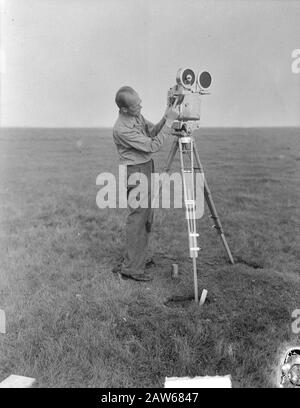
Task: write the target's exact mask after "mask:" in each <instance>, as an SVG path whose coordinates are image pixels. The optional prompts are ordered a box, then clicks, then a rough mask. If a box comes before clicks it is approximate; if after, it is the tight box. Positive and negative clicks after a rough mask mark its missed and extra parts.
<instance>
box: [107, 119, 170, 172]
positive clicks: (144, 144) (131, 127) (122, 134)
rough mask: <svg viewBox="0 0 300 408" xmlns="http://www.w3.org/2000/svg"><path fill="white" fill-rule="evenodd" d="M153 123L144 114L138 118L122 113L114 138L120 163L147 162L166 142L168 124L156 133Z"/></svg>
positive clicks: (115, 126)
mask: <svg viewBox="0 0 300 408" xmlns="http://www.w3.org/2000/svg"><path fill="white" fill-rule="evenodd" d="M154 130H155V129H154V125H153V123H151V122H149V121H148V120H146V119H145V118H144V117H143V116H142V115H141V116H140V117H139V118H137V117H135V116H128V115H124V114H122V113H120V114H119V117H118V119H117V121H116V123H115V125H114V127H113V138H114V142H115V144H116V147H117V151H118V154H119V158H120V163H121V164H124V165H131V164H140V163H146V162H147V161H149V160H150V159H151V158H152V154H153V153H155V152H157V151H158V150H159V149H160V148H161V147H162V145H163V143H164V138H165V134H166V133H168V132H166V131H167V128H166V126H164V127H163V128H162V130H161V131H160V132H159V133H158V135H155V134H154Z"/></svg>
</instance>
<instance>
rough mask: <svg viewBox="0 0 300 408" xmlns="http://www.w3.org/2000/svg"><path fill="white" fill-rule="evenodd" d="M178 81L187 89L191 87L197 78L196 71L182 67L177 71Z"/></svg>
mask: <svg viewBox="0 0 300 408" xmlns="http://www.w3.org/2000/svg"><path fill="white" fill-rule="evenodd" d="M176 80H177V83H178V84H179V85H182V86H183V87H184V88H186V89H190V88H191V87H192V86H193V85H194V83H195V80H196V75H195V72H194V71H193V70H192V69H190V68H181V69H179V71H178V72H177V77H176Z"/></svg>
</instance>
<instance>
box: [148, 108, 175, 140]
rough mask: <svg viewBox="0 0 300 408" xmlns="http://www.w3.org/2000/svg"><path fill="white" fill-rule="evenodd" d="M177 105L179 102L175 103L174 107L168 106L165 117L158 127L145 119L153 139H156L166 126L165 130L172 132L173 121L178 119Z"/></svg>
mask: <svg viewBox="0 0 300 408" xmlns="http://www.w3.org/2000/svg"><path fill="white" fill-rule="evenodd" d="M176 103H177V101H175V102H174V104H173V105H168V106H167V109H166V111H165V114H164V116H163V117H162V119H161V120H160V121H159V122H158V123H157V124H156V125H153V123H151V122H149V121H148V120H146V119H145V118H144V120H145V123H146V125H147V126H148V129H149V133H150V136H151V138H154V137H155V136H157V135H158V134H159V132H160V131H161V130H162V128H163V127H164V126H165V125H166V126H165V129H169V130H170V128H171V125H172V123H173V121H174V120H175V119H177V117H178V112H177V111H176V108H175V106H176ZM166 122H167V123H166Z"/></svg>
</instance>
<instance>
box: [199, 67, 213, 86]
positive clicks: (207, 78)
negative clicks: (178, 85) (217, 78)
mask: <svg viewBox="0 0 300 408" xmlns="http://www.w3.org/2000/svg"><path fill="white" fill-rule="evenodd" d="M210 84H211V75H210V73H209V72H207V71H203V72H201V74H199V75H198V85H199V86H200V87H201V88H204V89H207V88H209V87H210Z"/></svg>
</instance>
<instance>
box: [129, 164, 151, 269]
mask: <svg viewBox="0 0 300 408" xmlns="http://www.w3.org/2000/svg"><path fill="white" fill-rule="evenodd" d="M153 172H154V162H153V160H150V161H148V162H146V163H142V164H135V165H128V166H127V202H128V208H129V214H128V217H127V220H126V248H125V253H124V260H123V264H122V273H124V274H128V275H130V274H132V273H135V274H136V273H143V272H144V270H145V265H146V257H147V248H148V243H149V235H150V231H151V227H152V223H153V215H154V213H153V209H152V208H151V174H152V173H153ZM133 173H141V174H144V175H145V176H146V178H147V181H148V189H147V191H146V192H145V193H146V194H145V197H143V200H145V201H144V202H146V203H147V208H142V207H141V206H139V207H137V208H133V207H132V206H131V205H130V202H131V200H130V198H131V197H132V196H133V195H134V194H135V192H136V190H135V189H136V188H137V184H134V185H131V184H129V182H128V179H129V177H130V175H132V174H133Z"/></svg>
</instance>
